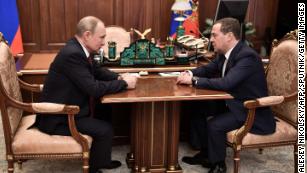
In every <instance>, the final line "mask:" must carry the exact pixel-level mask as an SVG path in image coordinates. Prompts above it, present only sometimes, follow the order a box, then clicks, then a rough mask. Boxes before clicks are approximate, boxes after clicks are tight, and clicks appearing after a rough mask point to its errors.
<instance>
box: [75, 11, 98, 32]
mask: <svg viewBox="0 0 307 173" xmlns="http://www.w3.org/2000/svg"><path fill="white" fill-rule="evenodd" d="M100 22H101V23H102V24H103V22H102V21H101V20H100V19H98V18H97V17H94V16H86V17H83V18H82V19H81V20H80V21H79V23H78V24H77V31H76V34H77V35H78V36H82V34H83V33H84V32H86V31H90V32H92V33H94V32H95V29H96V27H97V24H98V23H100Z"/></svg>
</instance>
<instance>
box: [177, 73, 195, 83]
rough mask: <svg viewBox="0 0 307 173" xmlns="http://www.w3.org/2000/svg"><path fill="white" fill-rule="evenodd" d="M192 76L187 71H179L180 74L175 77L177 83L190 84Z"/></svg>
mask: <svg viewBox="0 0 307 173" xmlns="http://www.w3.org/2000/svg"><path fill="white" fill-rule="evenodd" d="M192 77H193V75H191V74H190V73H189V72H188V71H184V72H181V73H180V75H179V76H178V77H177V84H187V85H190V84H192Z"/></svg>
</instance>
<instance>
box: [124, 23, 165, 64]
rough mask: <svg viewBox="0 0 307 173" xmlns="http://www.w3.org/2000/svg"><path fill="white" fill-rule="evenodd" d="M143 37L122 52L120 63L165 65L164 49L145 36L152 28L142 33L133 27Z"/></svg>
mask: <svg viewBox="0 0 307 173" xmlns="http://www.w3.org/2000/svg"><path fill="white" fill-rule="evenodd" d="M132 30H133V31H134V32H135V33H137V34H138V35H139V36H140V37H141V39H138V40H136V41H135V42H133V43H131V44H130V46H129V47H126V48H125V49H124V51H123V52H122V53H121V55H120V57H121V59H120V65H121V66H133V65H165V59H164V55H163V52H162V50H161V49H160V48H159V47H156V45H155V44H154V43H152V42H151V41H149V40H147V39H146V38H145V36H146V35H147V34H148V33H149V32H151V28H149V29H146V30H145V31H144V32H143V33H141V32H140V31H139V30H137V29H132Z"/></svg>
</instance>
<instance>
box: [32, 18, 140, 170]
mask: <svg viewBox="0 0 307 173" xmlns="http://www.w3.org/2000/svg"><path fill="white" fill-rule="evenodd" d="M105 36H106V29H105V26H104V23H103V22H102V21H101V20H100V19H98V18H96V17H93V16H87V17H84V18H82V19H81V20H80V21H79V23H78V25H77V31H76V35H75V37H74V38H72V39H71V40H69V41H68V42H67V43H66V45H65V46H64V47H63V48H62V49H61V50H60V52H59V53H58V54H57V56H56V57H55V59H54V61H53V62H52V64H51V65H50V68H49V72H48V75H47V77H46V80H45V83H44V89H43V92H42V102H52V103H62V104H69V105H78V106H79V107H80V112H79V114H78V115H76V118H75V121H76V126H77V129H78V131H79V132H80V133H83V134H87V135H89V136H91V137H92V138H93V142H92V146H91V152H90V160H89V163H90V173H96V172H102V171H101V170H100V168H106V169H113V168H117V167H119V166H120V165H121V163H120V162H119V161H115V160H114V161H112V160H111V147H112V138H113V130H112V125H111V124H110V123H109V122H106V121H104V120H103V117H104V116H107V115H103V116H102V115H101V113H99V114H97V112H95V111H94V104H95V103H98V101H99V98H100V97H102V96H103V95H105V94H111V93H116V92H119V91H122V90H124V89H127V88H128V89H132V88H135V84H136V78H135V77H133V76H131V75H129V74H124V75H118V74H117V73H114V72H112V71H109V70H108V69H104V68H100V67H99V66H97V65H95V62H94V61H92V56H91V54H93V53H96V52H97V51H98V50H99V49H100V48H101V47H102V46H103V45H104V39H105ZM99 106H100V105H99V104H97V106H96V107H99ZM100 110H101V109H100ZM90 115H92V116H90ZM34 126H36V127H38V129H39V130H41V131H43V132H45V133H48V134H51V135H70V131H69V127H68V122H67V117H63V116H46V115H44V116H41V115H38V116H37V118H36V122H35V124H34Z"/></svg>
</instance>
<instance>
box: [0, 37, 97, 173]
mask: <svg viewBox="0 0 307 173" xmlns="http://www.w3.org/2000/svg"><path fill="white" fill-rule="evenodd" d="M20 88H24V89H26V90H30V91H33V92H39V91H41V90H42V88H43V87H42V85H30V84H27V83H25V82H23V81H21V80H19V79H18V77H17V73H16V66H15V62H14V58H13V56H12V53H11V51H10V48H9V47H8V45H7V44H6V41H5V40H4V38H3V36H2V33H1V32H0V108H1V116H2V124H3V132H4V138H5V145H6V160H7V162H8V172H9V173H13V172H14V163H15V162H18V163H20V164H21V163H22V162H23V161H26V160H30V159H80V160H82V161H83V173H87V172H88V168H89V164H88V160H89V148H90V146H91V143H92V139H91V137H89V136H87V135H82V134H80V133H79V132H78V130H77V128H76V126H75V121H74V115H75V114H77V113H78V112H79V107H78V106H74V105H63V104H55V103H24V102H23V100H22V97H21V92H20ZM24 111H26V112H31V113H32V114H31V115H27V116H23V112H24ZM36 113H50V114H57V115H55V116H67V117H68V122H69V129H70V132H71V135H72V136H58V135H48V134H45V133H43V132H40V131H39V130H38V129H37V128H31V129H28V127H30V126H31V125H32V124H33V123H34V121H35V117H36ZM59 114H60V115H59Z"/></svg>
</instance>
